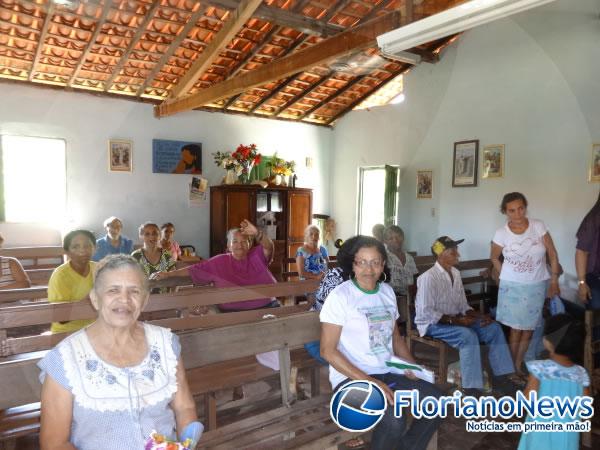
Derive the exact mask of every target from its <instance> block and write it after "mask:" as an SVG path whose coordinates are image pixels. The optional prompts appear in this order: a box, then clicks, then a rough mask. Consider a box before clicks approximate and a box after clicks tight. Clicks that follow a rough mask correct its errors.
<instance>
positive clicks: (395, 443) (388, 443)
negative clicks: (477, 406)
mask: <svg viewBox="0 0 600 450" xmlns="http://www.w3.org/2000/svg"><path fill="white" fill-rule="evenodd" d="M386 262H387V253H386V250H385V247H384V245H383V243H382V242H380V241H378V240H377V239H375V238H372V237H367V236H358V237H357V238H356V239H354V240H353V245H352V246H351V248H349V249H348V251H347V252H345V253H344V254H343V255H342V258H341V259H339V258H338V263H339V265H340V266H341V267H342V268H343V270H344V271H345V272H347V273H349V274H350V279H349V280H347V281H344V282H343V283H341V284H340V285H339V286H337V287H336V288H335V289H334V290H333V291H332V292H331V293H330V294H329V296H328V297H327V301H326V302H325V303H324V305H323V308H322V309H321V313H320V319H321V355H322V356H323V358H325V359H326V360H327V361H328V362H329V381H330V382H331V386H332V388H333V391H334V392H336V391H337V390H338V389H339V388H340V387H342V386H343V385H344V384H346V383H348V382H349V381H352V380H367V381H370V382H372V383H375V384H377V385H378V386H379V387H380V388H381V390H382V391H383V392H384V394H385V396H386V398H387V400H388V408H387V410H386V412H385V414H384V416H383V418H382V419H381V421H380V422H379V423H378V424H377V425H376V427H375V428H374V429H373V436H372V440H371V449H373V450H380V449H381V450H384V449H385V450H387V449H392V448H407V449H408V448H410V449H416V450H419V449H425V448H426V447H427V444H428V443H429V440H430V439H431V437H432V436H433V434H434V432H435V430H436V429H437V427H438V426H439V425H440V421H441V419H440V418H436V419H431V420H427V419H418V420H415V421H414V422H413V424H412V426H411V427H410V429H409V430H408V431H406V419H405V416H403V417H399V418H396V417H394V406H393V405H394V402H393V398H394V393H393V390H398V389H402V390H404V389H406V390H410V389H418V390H419V391H420V395H421V397H424V396H428V395H431V396H434V397H439V396H441V395H442V393H441V392H440V391H439V390H438V389H437V388H436V387H435V386H434V385H433V384H431V383H428V382H426V381H422V380H419V379H417V378H416V377H415V375H414V374H413V373H411V372H410V371H406V372H405V375H398V374H396V373H392V372H390V369H389V367H388V366H387V365H386V361H389V360H390V359H391V357H392V356H394V355H395V356H397V357H399V358H401V359H403V360H405V361H408V362H414V358H413V356H412V355H411V353H410V351H409V349H408V346H407V345H406V342H405V340H404V339H403V338H402V337H401V336H400V332H399V331H398V327H397V326H396V319H398V308H397V306H396V296H395V294H394V291H393V289H392V288H391V287H390V286H389V285H388V284H387V283H384V281H385V280H386V279H387V278H389V275H388V274H386Z"/></svg>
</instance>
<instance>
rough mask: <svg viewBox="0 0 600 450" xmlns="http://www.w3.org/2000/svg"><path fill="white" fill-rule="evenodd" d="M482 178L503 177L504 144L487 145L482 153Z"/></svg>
mask: <svg viewBox="0 0 600 450" xmlns="http://www.w3.org/2000/svg"><path fill="white" fill-rule="evenodd" d="M482 159H483V162H482V174H481V178H502V177H503V176H504V145H502V144H498V145H486V146H485V147H484V148H483V155H482Z"/></svg>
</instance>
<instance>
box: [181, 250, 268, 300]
mask: <svg viewBox="0 0 600 450" xmlns="http://www.w3.org/2000/svg"><path fill="white" fill-rule="evenodd" d="M188 271H189V272H190V277H191V278H192V281H193V282H194V283H199V282H202V281H212V282H213V283H214V284H215V286H217V287H231V286H251V285H254V284H275V283H277V281H276V280H275V277H273V274H271V272H269V268H268V267H267V259H266V258H265V254H264V252H263V248H262V246H261V245H257V246H256V247H254V248H252V249H250V251H249V252H248V256H247V257H246V259H243V260H237V259H235V258H234V257H233V256H232V255H231V253H223V254H222V255H217V256H213V257H212V258H210V259H207V260H206V261H202V262H199V263H198V264H194V265H193V266H190V267H188ZM272 301H273V299H272V298H259V299H256V300H246V301H243V302H233V303H221V304H220V305H218V306H219V309H221V310H223V311H230V310H239V309H244V310H246V309H259V308H263V307H265V306H267V305H268V304H269V303H271V302H272Z"/></svg>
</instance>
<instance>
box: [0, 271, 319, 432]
mask: <svg viewBox="0 0 600 450" xmlns="http://www.w3.org/2000/svg"><path fill="white" fill-rule="evenodd" d="M315 285H316V282H314V281H304V282H293V283H280V284H276V285H257V286H246V287H235V288H221V289H217V288H202V289H190V290H187V291H183V292H181V293H175V294H161V295H158V294H157V295H151V300H150V302H149V304H148V306H147V308H146V311H151V312H153V311H154V312H156V311H163V310H165V309H169V310H171V309H173V308H174V307H177V308H180V311H182V312H185V311H187V309H188V308H190V307H191V306H193V305H211V304H219V303H224V302H228V301H232V300H233V301H243V300H250V299H254V298H257V297H258V298H262V297H267V296H273V295H277V294H285V295H294V294H298V293H300V292H304V291H305V290H306V289H310V288H314V287H315ZM306 309H307V305H302V306H291V307H281V308H265V309H260V310H251V311H243V312H236V313H228V314H214V315H206V316H190V315H187V314H181V316H179V317H172V318H166V319H160V320H154V321H152V323H155V324H158V325H162V326H166V327H169V328H171V329H173V330H175V331H181V330H189V329H210V328H215V327H222V326H227V325H232V324H240V323H257V322H260V321H269V320H273V318H278V317H279V318H281V317H288V316H292V315H294V314H299V313H303V312H305V311H306ZM265 315H268V316H265ZM95 316H96V312H95V311H94V310H93V308H92V307H91V304H90V303H89V301H87V300H86V301H82V302H78V303H53V304H49V303H46V304H34V305H26V306H16V307H5V308H3V309H0V355H1V356H3V357H4V358H3V359H0V362H9V361H10V362H13V363H14V362H15V361H19V360H22V361H27V360H28V359H29V358H30V355H31V353H28V352H36V353H33V354H34V355H38V356H37V357H38V359H39V357H40V355H43V353H40V351H42V350H47V349H50V348H52V347H54V346H55V345H56V344H58V343H59V342H60V341H61V340H62V339H64V338H65V337H66V336H68V335H69V333H59V334H52V335H34V336H23V337H16V338H15V337H7V332H8V331H9V330H11V329H14V328H15V327H22V326H33V325H37V324H41V323H48V321H52V320H59V321H62V320H74V318H94V317H95ZM265 317H269V318H268V319H265ZM291 360H292V363H293V364H294V366H295V367H297V368H298V369H308V370H309V372H310V380H311V392H318V391H319V385H318V377H317V374H318V369H319V365H318V363H317V362H316V361H315V360H314V359H312V358H311V357H310V356H309V355H308V354H307V353H306V352H305V351H304V349H298V350H296V351H294V352H293V353H292V358H291ZM233 366H234V367H233V368H230V370H228V372H227V373H226V374H224V373H222V372H223V369H224V367H214V368H212V370H213V372H212V374H213V375H214V376H213V378H208V380H213V382H214V385H215V386H216V387H217V388H216V389H212V390H211V387H210V386H211V384H213V383H211V382H208V383H203V382H202V381H197V376H201V377H204V376H205V375H206V374H205V373H204V374H198V375H197V374H195V373H192V374H190V384H193V385H194V387H195V390H194V391H193V392H194V394H195V395H202V396H205V412H206V416H207V425H208V427H209V428H210V427H214V426H216V403H215V402H214V401H211V398H212V399H214V391H215V390H218V389H223V388H230V387H231V388H233V387H236V386H239V385H241V384H243V383H249V382H254V381H260V380H262V379H265V378H269V377H273V376H274V375H276V372H275V371H273V370H271V369H269V368H267V367H264V366H262V365H260V364H259V363H258V362H257V361H256V359H255V358H254V357H248V358H246V359H245V360H243V361H238V362H234V363H233ZM207 370H208V369H207ZM214 380H218V382H215V381H214ZM0 409H1V407H0ZM38 409H39V405H37V404H21V405H18V407H16V408H11V409H9V410H7V411H0V441H2V440H3V439H4V440H6V439H14V438H16V437H19V436H22V435H24V434H30V433H31V432H32V431H33V432H34V431H35V430H36V429H37V427H38V426H39V425H38V424H36V420H39V411H37V410H38Z"/></svg>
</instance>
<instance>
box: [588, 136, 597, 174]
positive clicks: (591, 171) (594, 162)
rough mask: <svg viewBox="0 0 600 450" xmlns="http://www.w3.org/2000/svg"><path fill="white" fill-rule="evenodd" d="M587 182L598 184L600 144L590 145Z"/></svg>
mask: <svg viewBox="0 0 600 450" xmlns="http://www.w3.org/2000/svg"><path fill="white" fill-rule="evenodd" d="M588 180H589V182H590V183H600V144H592V157H591V158H590V169H589V175H588Z"/></svg>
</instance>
